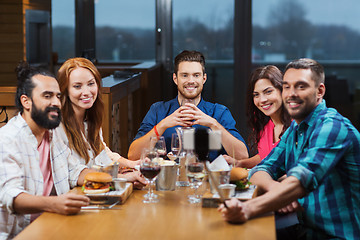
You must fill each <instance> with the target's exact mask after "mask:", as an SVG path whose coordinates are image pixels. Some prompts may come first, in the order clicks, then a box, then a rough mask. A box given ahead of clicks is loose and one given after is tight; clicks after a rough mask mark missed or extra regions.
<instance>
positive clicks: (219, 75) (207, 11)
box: [173, 0, 234, 108]
mask: <svg viewBox="0 0 360 240" xmlns="http://www.w3.org/2000/svg"><path fill="white" fill-rule="evenodd" d="M189 6H191V7H189ZM233 21H234V0H223V1H218V0H174V1H173V56H174V57H175V56H176V55H177V54H179V53H180V52H181V51H183V50H197V51H200V52H202V53H203V54H204V56H205V61H206V73H207V77H208V80H207V83H206V84H205V86H204V91H203V94H202V95H203V96H204V98H205V99H206V100H207V101H213V102H219V103H222V104H224V105H226V106H227V107H229V108H231V107H232V106H233V96H232V94H231V93H230V94H229V89H232V86H233V76H234V71H233V59H234V53H233V52H234V37H233V36H234V35H233V32H234V23H233Z"/></svg>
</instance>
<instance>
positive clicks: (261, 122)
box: [224, 65, 291, 168]
mask: <svg viewBox="0 0 360 240" xmlns="http://www.w3.org/2000/svg"><path fill="white" fill-rule="evenodd" d="M281 92H282V73H281V71H280V70H279V69H278V68H277V67H275V66H272V65H268V66H265V67H259V68H257V69H255V71H254V72H253V73H252V75H251V77H250V82H249V85H248V89H247V94H246V96H247V97H246V98H247V105H246V106H247V117H248V124H249V126H250V127H251V129H252V132H251V133H250V136H249V140H250V144H249V145H250V152H255V151H256V148H257V153H258V154H256V155H255V156H253V157H251V158H247V159H241V160H237V159H234V158H232V157H230V156H227V155H225V156H224V157H225V159H226V161H227V162H228V163H229V164H233V165H235V166H237V167H246V168H252V167H254V166H255V165H257V164H258V163H260V162H261V160H262V159H264V158H265V157H266V156H267V155H268V154H269V153H270V151H271V150H272V149H273V148H274V147H275V146H276V145H277V143H278V142H279V141H280V138H281V136H282V134H283V133H284V132H285V130H286V129H287V128H288V127H289V125H290V123H291V119H290V116H289V115H288V113H287V112H286V110H285V108H284V106H283V104H282V97H281Z"/></svg>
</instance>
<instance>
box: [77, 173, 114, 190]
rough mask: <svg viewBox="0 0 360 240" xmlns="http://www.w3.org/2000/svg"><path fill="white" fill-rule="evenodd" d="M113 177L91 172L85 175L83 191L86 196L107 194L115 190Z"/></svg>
mask: <svg viewBox="0 0 360 240" xmlns="http://www.w3.org/2000/svg"><path fill="white" fill-rule="evenodd" d="M113 188H114V187H113V183H112V176H111V175H110V174H108V173H105V172H91V173H88V174H86V175H85V181H84V185H83V186H82V190H83V192H84V193H85V194H99V193H106V192H109V191H110V190H113Z"/></svg>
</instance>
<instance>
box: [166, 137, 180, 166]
mask: <svg viewBox="0 0 360 240" xmlns="http://www.w3.org/2000/svg"><path fill="white" fill-rule="evenodd" d="M179 151H180V140H179V136H178V135H177V133H173V134H172V135H171V153H169V154H168V158H169V159H170V160H173V161H174V160H176V158H177V156H178V154H179Z"/></svg>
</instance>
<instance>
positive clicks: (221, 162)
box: [209, 155, 230, 171]
mask: <svg viewBox="0 0 360 240" xmlns="http://www.w3.org/2000/svg"><path fill="white" fill-rule="evenodd" d="M209 169H210V171H230V166H229V164H228V163H227V162H226V160H225V158H224V157H223V155H219V156H218V157H217V158H216V159H215V160H214V161H213V162H212V163H210V165H209Z"/></svg>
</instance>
